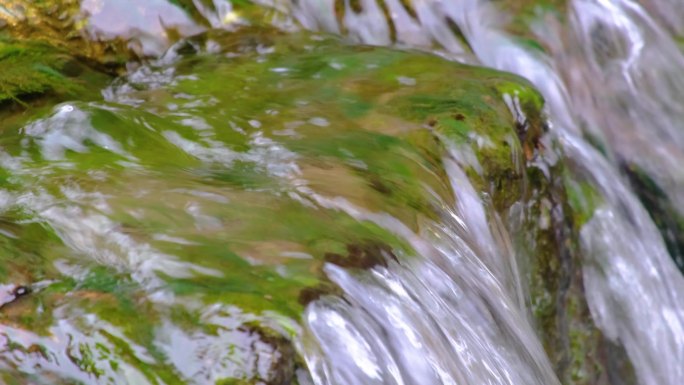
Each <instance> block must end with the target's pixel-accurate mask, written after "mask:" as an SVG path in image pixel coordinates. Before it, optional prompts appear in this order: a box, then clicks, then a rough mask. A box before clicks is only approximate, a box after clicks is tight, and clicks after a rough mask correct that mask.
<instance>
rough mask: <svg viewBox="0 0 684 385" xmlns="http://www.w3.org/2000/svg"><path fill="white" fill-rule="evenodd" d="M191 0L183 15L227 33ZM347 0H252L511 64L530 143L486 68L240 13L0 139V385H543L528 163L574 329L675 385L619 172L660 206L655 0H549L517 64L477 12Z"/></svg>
mask: <svg viewBox="0 0 684 385" xmlns="http://www.w3.org/2000/svg"><path fill="white" fill-rule="evenodd" d="M215 3H216V4H214V8H215V9H218V11H216V12H215V13H213V11H211V10H210V9H211V7H205V8H202V7H200V10H199V13H201V14H202V15H203V17H204V18H206V19H207V21H208V24H209V25H210V26H213V27H226V28H228V29H234V28H236V26H237V25H239V24H241V23H242V22H241V21H240V19H239V16H240V14H238V13H233V12H232V11H233V9H232V8H231V7H230V6H228V4H227V3H224V2H215ZM360 3H361V4H360V9H361V11H359V10H358V9H357V10H356V11H353V10H352V5H351V4H346V5H345V7H343V8H345V10H344V13H343V14H342V17H336V16H335V14H334V10H335V8H334V4H333V3H332V2H325V1H324V2H321V1H316V2H313V1H299V2H298V5H296V6H293V7H292V8H290V7H289V5H288V4H287V3H284V2H283V3H276V4H275V5H274V4H266V3H264V4H265V5H269V6H277V7H278V8H279V9H280V10H281V12H282V13H281V14H280V15H279V16H278V17H279V19H278V21H277V24H278V25H280V26H287V27H288V28H290V27H291V26H292V25H293V23H292V21H291V20H290V21H288V20H287V17H283V15H287V14H288V13H289V14H291V15H293V17H294V18H295V20H297V21H298V22H300V23H301V24H302V25H303V26H304V27H306V28H309V29H321V30H325V31H328V32H333V33H341V34H344V35H347V36H349V37H351V39H352V40H353V41H354V42H356V43H359V42H363V43H368V44H373V45H390V44H393V43H394V42H397V43H398V44H399V45H400V46H401V47H414V48H419V49H421V50H423V51H426V50H427V51H433V50H434V51H435V52H436V53H437V54H439V56H442V57H446V58H449V59H451V60H457V61H461V62H465V63H475V64H479V65H483V66H488V67H492V68H495V69H499V70H504V71H508V72H512V73H516V74H519V75H521V76H523V77H526V78H527V79H529V80H530V81H531V82H532V83H533V84H534V85H535V86H536V87H537V88H538V89H539V90H540V91H541V93H542V94H543V96H544V98H545V99H546V105H547V109H548V113H549V120H550V123H549V128H550V133H549V135H546V136H543V137H542V138H540V139H539V142H537V141H536V140H537V139H534V135H535V133H534V132H530V133H529V134H528V135H529V136H530V137H532V138H533V140H532V141H528V142H525V143H523V144H522V145H521V144H519V143H518V141H517V139H516V132H515V131H514V130H513V127H515V122H516V121H517V122H518V124H519V126H525V123H526V120H527V124H528V126H527V129H531V128H534V124H539V122H538V121H537V122H536V123H533V122H534V120H535V119H537V120H538V119H539V117H534V116H532V115H530V112H531V111H532V110H530V109H529V108H526V107H524V106H525V105H526V103H530V102H531V103H534V102H535V100H536V99H535V98H536V97H535V96H530V95H532V94H531V91H530V90H529V88H528V87H527V86H526V85H525V84H524V83H521V82H520V81H519V79H517V78H514V77H511V76H507V75H504V74H500V73H495V72H491V71H487V70H484V69H475V68H470V67H460V66H456V65H452V64H449V63H447V62H445V61H443V60H440V59H437V58H435V57H431V56H424V55H417V54H415V53H411V54H406V53H402V52H398V51H390V50H383V49H378V48H367V47H357V48H354V47H352V46H349V45H347V44H346V43H342V42H339V41H337V40H335V39H331V38H329V37H324V36H319V35H307V34H294V35H290V36H282V35H281V34H280V33H278V32H276V31H274V30H271V29H264V28H261V29H258V28H253V29H246V30H242V31H240V32H235V33H233V34H226V33H219V32H210V33H208V34H206V35H202V36H200V37H195V38H192V39H190V40H188V41H187V42H181V43H179V44H177V45H176V46H174V47H173V48H172V49H171V50H169V51H168V52H167V53H166V54H164V55H163V56H162V57H161V58H160V59H159V60H158V61H155V62H152V63H150V64H149V65H145V66H141V67H140V68H138V69H136V70H133V71H132V72H131V73H130V74H128V75H127V76H126V77H124V78H121V79H119V80H116V81H115V82H114V83H113V84H112V85H111V86H110V87H108V88H106V89H105V90H103V100H101V101H97V102H90V103H86V102H69V103H64V104H61V105H58V106H56V107H54V108H53V109H52V110H50V111H46V112H44V113H43V114H42V115H41V116H38V117H35V119H31V120H30V122H28V123H25V124H21V127H20V129H18V130H4V131H3V133H2V136H1V137H0V146H2V148H3V153H2V158H1V159H0V166H2V170H3V175H2V177H3V180H4V184H5V188H4V190H3V191H2V195H1V196H0V198H1V202H2V210H3V214H2V220H1V221H0V230H2V234H3V236H4V237H3V244H2V249H3V254H4V255H5V257H3V258H4V259H3V266H5V267H4V270H2V271H1V272H2V274H3V282H4V283H6V284H5V285H4V286H2V295H1V296H0V310H1V311H2V315H3V322H2V326H1V327H0V335H1V336H2V338H4V344H3V346H4V348H3V350H2V351H1V352H0V367H1V368H2V375H3V376H4V377H2V378H3V380H4V381H5V382H8V383H12V381H14V383H27V382H35V383H71V382H73V381H74V380H76V381H81V382H84V383H141V384H142V383H151V384H157V383H197V384H205V383H217V382H220V381H233V382H227V383H240V382H239V381H243V382H246V383H266V384H285V383H288V381H289V379H290V378H292V377H293V376H294V377H296V378H297V381H298V382H299V383H300V384H309V383H314V384H481V383H488V384H520V383H530V384H555V383H559V382H560V381H559V380H558V378H557V375H556V374H555V373H554V369H555V368H556V362H552V358H551V357H549V356H547V352H545V351H544V349H543V347H542V344H543V343H546V342H547V341H542V340H541V339H540V337H539V335H540V325H538V324H536V322H538V320H535V318H534V316H536V315H537V311H538V309H539V304H530V291H531V290H532V289H531V288H530V278H529V271H528V269H529V265H530V264H533V263H534V258H535V256H537V255H541V254H536V253H538V252H539V253H541V252H542V246H539V245H537V247H536V248H535V245H534V244H532V245H526V241H521V238H525V237H526V236H527V235H526V234H527V233H526V231H528V230H529V226H532V227H533V228H534V229H535V230H534V231H537V230H539V229H542V230H543V229H549V228H551V227H552V226H556V225H557V223H558V222H554V221H555V219H554V218H553V215H556V214H554V212H553V210H551V212H545V211H542V212H538V211H536V210H534V209H531V207H532V206H533V205H534V204H537V203H538V202H539V201H538V200H537V199H541V198H539V197H536V196H535V195H534V194H536V192H535V193H532V196H533V197H532V198H530V196H529V194H530V191H529V190H530V189H532V190H535V189H536V188H538V187H539V186H538V185H537V184H535V183H538V182H535V180H533V179H531V180H527V178H532V177H531V175H533V172H539V173H541V174H542V175H546V176H547V177H549V178H550V179H553V175H554V173H555V172H556V171H553V170H554V169H555V167H556V165H558V164H559V163H558V162H559V160H560V161H562V162H564V163H566V164H567V171H566V172H565V173H564V174H563V176H562V177H563V178H562V181H564V182H565V184H566V187H567V188H568V189H569V190H570V191H571V192H572V193H574V194H576V195H577V196H574V199H571V202H570V203H571V204H572V205H573V209H575V210H576V211H577V212H578V213H579V215H578V217H577V223H576V225H577V227H578V232H579V240H578V245H579V249H580V252H579V255H581V257H582V261H581V272H582V278H583V280H582V283H583V289H584V292H585V293H586V301H587V303H588V308H589V310H590V312H591V314H590V315H591V318H592V319H593V321H594V322H595V324H596V326H597V327H598V328H599V329H600V330H601V332H602V333H603V335H605V336H606V337H607V338H608V339H610V340H612V341H614V343H615V344H617V345H619V346H622V347H623V348H624V350H625V351H626V354H627V356H628V358H629V360H630V361H631V363H632V365H633V366H634V369H635V372H636V375H637V378H638V381H639V383H641V384H680V383H682V382H684V378H683V376H684V372H682V368H681V365H680V364H679V363H681V362H684V327H683V325H684V311H683V306H684V305H683V303H684V302H682V301H681V299H680V298H679V296H680V295H681V294H680V293H682V292H684V291H682V286H684V280H683V278H682V275H681V274H680V272H679V271H677V266H676V265H675V262H674V261H675V260H676V257H677V255H670V253H671V251H670V252H668V249H667V247H666V246H667V245H666V243H665V242H664V241H663V237H662V235H661V232H659V228H658V227H657V226H656V224H654V222H653V220H652V219H651V218H650V217H649V213H648V212H647V211H646V210H645V209H644V207H643V206H642V203H641V202H640V201H639V199H638V198H637V197H636V195H635V193H634V192H633V190H632V189H631V188H630V186H629V183H628V181H627V178H625V176H624V175H623V174H622V171H624V167H622V166H621V165H623V164H625V162H627V163H629V164H630V165H632V166H631V167H637V166H638V167H639V169H641V170H644V172H646V173H647V174H648V175H649V176H650V177H651V178H652V179H653V180H654V181H655V183H657V184H658V185H659V186H661V188H662V189H663V190H664V191H665V192H666V195H667V199H669V201H670V202H671V205H672V207H673V208H674V209H675V211H676V210H679V208H680V207H681V205H680V204H679V198H678V194H680V192H681V188H678V186H679V183H680V182H679V180H680V178H679V177H678V173H679V171H678V169H677V167H676V165H677V164H678V163H676V162H675V161H674V160H673V159H676V158H677V157H678V156H679V154H680V152H681V150H682V146H680V145H679V144H678V140H679V139H678V138H679V135H680V134H679V127H678V121H679V118H678V117H679V110H680V106H679V104H678V103H677V102H676V100H677V96H678V95H679V88H678V85H677V84H678V82H679V80H678V77H677V76H676V74H677V73H678V70H679V69H680V68H681V67H680V61H681V60H680V56H681V53H680V52H679V51H678V50H677V49H676V43H675V41H674V40H673V38H672V34H673V33H677V31H676V25H675V24H673V23H672V19H671V17H672V15H674V14H675V13H674V12H675V11H674V7H676V4H671V5H668V4H666V3H664V2H663V3H656V2H651V3H649V4H644V5H643V8H642V7H641V6H639V5H637V4H634V3H632V2H627V1H624V2H621V1H615V2H608V1H596V2H589V1H581V2H580V1H577V2H571V3H570V5H569V8H568V9H569V11H568V17H567V22H566V23H556V22H553V20H551V21H549V20H548V19H542V18H540V20H541V22H540V23H538V24H530V28H529V29H527V30H526V32H525V33H526V34H527V35H526V36H525V39H530V38H536V39H538V41H539V42H541V43H542V44H544V47H546V48H545V50H543V51H542V50H539V49H538V48H536V49H535V48H534V47H535V46H534V45H531V44H530V43H529V41H528V40H525V39H521V38H520V37H519V36H515V35H511V34H509V32H506V31H507V30H508V29H507V26H508V24H507V22H506V20H507V18H506V17H505V12H506V11H505V10H504V9H503V8H501V9H499V8H496V7H494V6H493V5H492V4H491V3H485V2H478V1H464V2H459V3H458V4H455V3H454V4H452V3H447V2H439V1H421V2H416V4H414V7H413V9H407V8H405V7H404V6H403V5H402V4H400V2H398V1H390V0H387V1H385V2H383V3H377V2H375V1H362V2H360ZM88 4H89V5H88V6H91V7H98V6H101V5H102V4H99V3H97V2H92V3H88ZM98 4H99V5H98ZM105 5H106V4H105ZM196 5H198V6H199V5H200V4H199V3H198V4H196ZM668 6H671V7H673V8H672V9H673V11H672V12H667V11H663V10H667V9H668V8H667V7H668ZM354 7H356V5H355V6H354ZM93 9H96V8H93ZM338 11H339V8H338ZM111 12H112V14H113V13H114V12H115V11H114V10H111ZM175 12H176V10H174V11H173V12H167V13H165V15H167V16H168V17H169V18H171V19H170V20H175V19H174V17H176V16H178V17H177V18H176V19H177V21H178V22H179V23H188V21H189V19H187V17H186V16H184V15H181V14H180V13H179V14H176V13H175ZM384 12H387V13H389V14H390V16H391V18H390V19H391V20H392V23H391V24H390V23H388V22H387V19H386V18H385V15H384V14H383V13H384ZM648 12H651V13H648ZM153 13H154V12H152V14H153ZM107 14H109V13H104V14H103V15H101V16H103V17H104V16H107ZM142 15H143V16H145V17H148V16H150V14H147V13H143V14H142ZM174 15H175V16H174ZM338 16H339V14H338ZM236 18H237V19H236ZM669 18H670V19H669ZM98 20H100V21H102V23H104V24H102V25H103V26H107V25H108V23H106V22H105V21H106V18H104V19H97V20H95V21H94V28H97V27H98V25H99V24H98V22H97V21H98ZM140 20H144V17H143V18H142V19H139V18H132V19H131V22H132V23H133V24H135V23H137V22H138V21H140ZM448 20H450V22H448ZM668 20H669V21H668ZM141 23H142V24H140V26H149V27H150V28H151V29H150V30H149V31H143V35H144V36H145V37H148V38H150V39H151V40H150V45H146V47H148V48H149V49H150V50H151V51H150V53H154V52H159V51H160V50H161V49H163V47H165V45H167V44H168V41H166V40H165V39H161V40H158V39H156V38H155V36H156V35H155V33H158V32H159V31H158V30H155V28H157V27H158V26H157V25H156V24H154V23H147V22H141ZM454 25H457V26H458V27H459V30H460V32H459V33H458V34H456V33H455V32H454V31H455V28H454ZM191 27H192V28H190V29H188V30H187V31H185V32H183V31H181V33H183V34H192V33H195V32H196V31H199V30H200V29H202V28H200V27H197V26H195V25H191ZM193 28H197V29H196V30H195V29H193ZM124 29H126V28H124ZM155 31H156V32H155ZM100 32H101V33H107V31H104V30H101V31H100ZM109 32H112V33H116V31H109ZM537 36H538V37H537ZM589 47H590V48H589ZM654 67H655V68H657V70H656V69H654ZM583 79H590V80H594V79H601V81H600V82H599V81H586V80H583ZM447 80H448V81H447ZM455 111H458V112H455ZM531 122H532V123H531ZM537 129H538V127H537ZM518 134H519V133H518ZM587 138H588V139H590V141H591V143H592V144H590V141H588V140H587ZM501 143H506V146H504V147H502V145H501ZM554 143H558V144H560V148H561V151H562V156H561V157H560V158H559V156H560V152H556V151H555V145H554ZM645 143H648V145H646V144H645ZM502 148H504V150H502ZM597 148H598V149H599V150H597ZM530 170H537V171H530ZM502 175H505V176H506V177H502ZM556 177H558V175H556ZM492 181H496V183H498V185H497V186H495V185H494V184H496V183H493V182H492ZM511 181H512V182H511ZM506 183H509V184H506ZM535 191H536V190H535ZM520 198H524V199H522V200H521V199H520ZM535 202H537V203H535ZM541 202H542V203H539V204H541V205H542V206H544V205H551V203H549V202H548V201H544V200H543V199H541ZM561 222H562V221H561ZM526 226H527V227H526ZM527 243H529V242H527ZM532 243H534V242H532ZM26 291H28V292H30V293H29V294H26V295H24V293H25V292H26ZM533 296H537V297H539V296H540V295H539V293H533ZM288 341H294V344H295V346H294V348H293V347H292V346H290V344H289V342H288ZM294 349H296V351H297V353H298V354H299V355H301V356H302V357H303V362H302V361H300V360H298V359H297V358H295V357H296V353H295V351H294ZM580 354H584V352H580ZM587 354H589V353H587ZM293 373H296V374H293ZM574 375H575V376H574V377H573V381H576V382H577V383H582V381H587V378H588V377H586V376H587V374H586V373H584V374H583V373H575V374H574ZM601 381H608V382H607V383H611V382H610V381H611V380H610V379H608V380H606V379H605V377H603V378H602V379H601Z"/></svg>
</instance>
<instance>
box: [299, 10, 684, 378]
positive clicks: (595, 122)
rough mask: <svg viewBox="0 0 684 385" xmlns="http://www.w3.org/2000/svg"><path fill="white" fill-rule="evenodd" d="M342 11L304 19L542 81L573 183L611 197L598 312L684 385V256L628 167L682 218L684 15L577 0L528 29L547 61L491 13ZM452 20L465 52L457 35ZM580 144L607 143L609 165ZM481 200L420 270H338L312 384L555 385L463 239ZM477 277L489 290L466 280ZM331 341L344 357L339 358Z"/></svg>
mask: <svg viewBox="0 0 684 385" xmlns="http://www.w3.org/2000/svg"><path fill="white" fill-rule="evenodd" d="M344 7H345V9H344V15H345V16H344V18H336V17H335V13H334V12H335V10H334V4H333V1H332V0H331V1H327V2H321V1H313V0H312V1H307V0H301V1H299V2H297V5H296V6H294V7H293V11H292V12H293V15H294V16H295V17H297V18H298V19H299V20H300V22H301V23H302V24H303V25H304V26H305V27H307V28H311V29H322V30H325V31H329V32H333V33H346V34H348V35H349V36H350V37H351V38H353V39H355V40H357V41H360V42H363V43H367V44H380V45H384V44H391V43H396V44H398V45H400V46H411V47H415V48H422V49H433V50H435V51H437V52H439V51H441V50H445V51H447V52H449V53H451V54H453V56H451V57H453V58H455V59H457V60H460V61H464V62H471V63H472V62H476V63H480V64H482V65H485V66H489V67H493V68H496V69H499V70H503V71H509V72H513V73H516V74H518V75H521V76H523V77H526V78H527V79H529V80H530V81H532V83H534V84H535V86H536V87H537V88H538V89H539V90H540V91H541V92H542V94H543V95H544V97H545V99H546V102H547V108H548V111H549V118H550V126H551V127H552V133H553V135H555V138H556V140H558V141H559V142H560V143H561V144H562V147H563V149H564V152H565V156H566V157H567V158H568V160H569V162H570V164H571V167H570V169H571V172H572V173H573V175H574V178H576V179H578V180H582V181H585V182H588V183H590V184H591V186H593V187H592V188H593V189H595V190H596V191H597V192H598V194H599V195H600V205H599V206H598V207H597V208H596V210H595V212H594V213H593V216H592V217H591V219H590V220H589V222H587V223H586V224H584V225H583V227H582V229H581V232H580V237H581V244H582V255H583V273H584V285H585V291H586V297H587V301H588V303H589V306H590V309H591V313H592V317H593V318H594V321H595V322H596V324H597V326H598V327H599V328H600V329H601V330H602V331H603V333H605V335H606V336H607V337H608V338H610V339H611V340H613V341H615V342H616V343H619V344H621V345H622V346H624V348H625V350H626V352H627V353H628V355H629V358H630V360H631V362H632V364H633V365H634V367H635V369H636V373H637V377H638V379H639V382H640V383H641V384H642V385H655V384H672V385H675V384H681V383H684V367H683V366H682V364H681V363H682V362H684V301H683V300H682V298H680V296H681V293H683V292H684V291H683V289H684V277H683V276H682V275H681V274H680V272H679V271H678V270H677V266H676V265H675V263H674V262H673V259H674V258H678V256H677V255H672V256H671V255H669V254H668V250H667V249H666V247H665V243H664V240H663V237H662V235H661V233H659V232H658V228H657V227H656V226H655V224H654V222H653V220H652V219H651V218H650V217H649V214H648V212H647V211H646V210H645V209H644V207H643V206H642V204H641V203H640V201H639V199H638V198H637V196H636V195H635V192H634V191H632V190H631V189H630V187H629V183H628V182H627V180H626V179H625V177H624V176H623V175H622V174H621V172H620V169H619V167H618V166H619V165H620V164H624V162H627V163H629V164H635V165H637V166H638V167H639V168H640V169H643V170H645V172H646V173H647V174H648V175H649V176H650V177H651V178H653V179H654V180H655V181H656V183H657V184H658V185H659V186H660V187H661V188H662V189H663V190H664V191H665V192H666V194H667V198H668V199H669V200H670V201H671V202H673V207H674V208H675V209H676V211H677V212H678V213H679V214H680V215H681V214H682V213H683V212H684V201H683V200H682V197H681V194H684V184H683V183H684V175H683V174H682V171H681V170H682V169H681V167H680V166H679V165H681V164H682V155H684V136H682V133H684V130H682V123H681V122H682V121H684V119H683V118H684V107H683V106H682V104H681V96H682V95H684V83H682V77H681V73H682V71H683V70H684V56H682V53H681V51H680V50H679V49H678V47H677V44H676V42H675V41H674V40H673V38H672V35H671V33H678V34H681V33H682V31H681V28H682V27H681V21H682V20H683V19H684V14H683V13H682V11H683V10H684V8H682V6H681V4H679V2H675V1H669V2H667V1H657V0H653V1H646V2H643V5H640V4H637V3H635V2H633V1H629V0H574V1H571V2H569V4H568V14H567V19H568V21H567V23H561V22H559V21H557V20H556V19H555V18H552V17H549V15H546V17H540V18H539V22H538V23H537V24H535V25H534V26H533V28H531V30H530V33H532V34H536V36H538V39H539V40H540V41H542V42H543V43H544V44H546V45H547V46H548V47H550V48H549V52H548V54H546V53H543V52H540V51H530V50H529V49H528V48H526V47H524V46H522V45H521V44H520V43H518V42H517V40H516V39H514V38H513V37H512V36H510V35H509V34H507V33H506V32H505V27H506V23H505V20H506V18H505V15H504V14H503V13H502V12H500V11H499V10H498V9H496V8H495V7H494V6H493V4H492V3H490V2H485V1H479V0H465V1H459V2H448V1H439V0H434V1H414V2H413V3H412V7H413V8H412V9H411V10H410V12H409V11H408V10H407V9H405V8H404V6H403V5H402V4H401V3H400V2H397V1H390V0H387V1H381V2H376V1H375V0H372V1H371V0H369V1H363V2H361V4H360V8H361V10H358V9H353V7H352V6H351V5H350V3H349V2H344ZM381 10H383V12H384V13H386V14H387V15H389V17H387V18H384V17H383V16H384V15H381V14H380V11H381ZM454 25H456V26H457V27H458V31H457V32H458V33H459V34H462V37H463V38H464V40H465V41H459V39H458V38H457V36H456V34H454V28H453V26H454ZM392 31H393V32H392ZM392 37H393V38H394V41H393V42H392V41H391V38H392ZM470 51H472V55H471V54H470ZM584 137H589V138H593V141H594V143H596V142H599V143H600V145H601V148H602V150H603V151H604V154H601V153H600V152H599V151H598V150H597V149H595V148H594V147H593V145H592V144H590V143H589V142H588V141H587V140H585V139H584ZM452 177H453V175H452ZM452 181H453V178H452ZM453 182H454V183H453V185H452V187H453V188H454V190H455V191H456V198H457V201H459V200H460V201H462V200H463V199H468V198H467V197H468V194H467V193H464V191H463V190H462V189H459V186H462V184H463V180H462V179H459V180H458V181H453ZM464 194H465V195H464ZM471 198H472V199H470V200H468V202H469V203H468V205H467V206H463V207H461V208H460V209H456V210H455V212H452V211H449V212H451V214H452V215H451V216H445V217H449V218H451V219H455V222H453V223H452V222H450V220H451V219H445V221H444V222H443V223H442V224H440V225H439V226H437V227H438V228H439V229H440V231H438V232H433V234H432V236H433V237H435V239H437V240H438V241H436V242H432V241H429V242H428V243H429V244H433V245H435V246H434V247H435V249H436V250H432V251H431V252H429V253H426V254H425V255H422V259H421V260H420V261H419V262H414V264H415V265H416V266H411V267H410V268H407V267H402V266H401V265H400V264H399V265H396V264H391V266H390V267H388V268H384V269H375V270H372V271H370V272H366V273H362V274H356V273H350V272H347V271H345V270H341V269H339V268H334V267H330V268H329V269H328V274H329V275H330V278H331V279H332V280H333V281H335V282H336V283H337V284H338V285H340V287H341V288H342V289H343V290H344V292H345V297H344V299H343V300H341V299H327V300H324V301H321V302H320V303H314V304H313V305H311V306H310V307H309V309H308V311H307V322H308V325H307V328H308V331H309V334H310V335H311V336H313V339H314V340H316V341H318V342H319V344H313V345H312V344H311V343H310V342H309V343H305V346H304V351H305V352H313V350H309V349H323V350H321V351H316V353H311V354H307V358H308V362H309V364H310V367H311V368H312V371H313V373H314V380H315V381H314V382H315V383H316V384H353V383H378V384H380V383H386V384H404V383H407V384H411V383H430V384H432V383H434V384H448V383H458V384H462V383H464V384H465V383H492V384H504V383H555V382H556V381H557V380H555V379H554V378H553V375H552V374H551V373H550V372H549V370H548V363H546V362H545V360H544V359H543V358H540V356H539V354H540V351H539V346H538V345H539V344H538V343H537V342H536V341H535V337H534V335H533V334H532V333H531V330H530V329H529V326H527V325H526V324H525V322H524V317H523V316H522V314H521V313H520V311H519V310H518V309H516V306H515V300H514V298H515V295H516V294H515V293H512V292H510V291H506V290H505V289H504V286H502V285H501V282H502V279H503V280H505V278H504V277H501V276H496V275H495V274H493V272H492V271H491V270H489V269H488V268H487V264H486V263H485V257H484V256H483V255H482V254H480V253H479V252H477V251H473V250H472V249H470V248H469V247H468V246H467V245H468V242H467V241H466V240H465V239H467V236H466V237H465V238H464V237H463V234H458V235H457V234H455V233H454V232H453V230H452V228H453V227H455V228H459V226H460V228H461V229H468V228H470V226H473V223H475V222H470V220H469V219H472V218H468V212H470V211H471V210H474V211H478V210H481V205H480V204H479V203H478V199H477V197H472V196H471ZM478 207H479V208H478ZM481 230H482V228H481V227H480V228H478V231H481ZM466 232H467V231H466ZM497 255H498V256H499V259H498V261H499V263H500V262H501V261H504V260H507V259H508V258H513V255H512V254H511V252H510V250H505V249H503V250H502V249H499V250H497ZM680 262H681V261H680ZM471 269H475V271H477V282H474V281H472V280H470V279H467V278H466V277H470V274H472V272H473V270H471ZM422 282H430V285H434V286H429V287H425V284H424V283H422ZM497 282H498V284H496V283H497ZM485 284H490V285H491V286H489V287H488V288H487V291H486V292H488V293H489V294H488V295H484V294H482V293H483V292H485V291H484V290H482V287H481V285H485ZM409 287H410V288H409ZM490 290H491V291H490ZM361 292H363V293H364V294H363V295H360V294H359V293H361ZM368 293H370V294H368ZM493 293H496V295H495V297H496V299H495V300H494V299H493V298H491V297H489V296H491V295H492V294H493ZM493 301H494V302H493ZM493 303H497V305H496V306H495V307H492V306H491V305H492V304H493ZM495 308H496V309H498V310H494V309H495ZM497 311H504V312H506V315H505V316H503V317H502V316H501V314H497ZM447 316H448V317H447ZM463 321H465V322H463ZM473 323H475V324H473ZM426 325H430V326H429V327H428V326H426ZM474 326H477V328H476V329H473V327H474ZM435 333H442V334H441V335H440V336H439V337H438V336H436V335H435ZM331 346H339V347H340V349H339V350H337V349H336V350H335V351H334V352H333V351H329V349H331V348H330V347H331ZM484 346H487V347H489V348H491V349H492V350H489V349H480V348H482V347H484ZM323 347H324V348H323ZM493 352H497V353H500V354H501V355H497V354H494V355H492V354H493ZM443 354H451V358H450V359H448V360H445V358H444V357H443V356H442V355H443ZM321 356H322V357H325V358H320V357H321ZM335 357H345V358H344V359H337V358H335ZM361 357H363V358H361ZM402 368H403V369H402ZM403 371H405V372H403ZM417 379H420V381H418V380H417Z"/></svg>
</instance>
